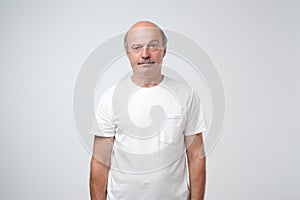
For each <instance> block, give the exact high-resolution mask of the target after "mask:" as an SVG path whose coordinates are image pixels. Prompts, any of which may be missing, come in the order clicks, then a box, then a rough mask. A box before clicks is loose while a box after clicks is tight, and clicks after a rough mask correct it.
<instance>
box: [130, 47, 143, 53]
mask: <svg viewBox="0 0 300 200" xmlns="http://www.w3.org/2000/svg"><path fill="white" fill-rule="evenodd" d="M141 49H142V46H139V45H135V46H133V47H131V50H132V51H133V52H139V51H140V50H141Z"/></svg>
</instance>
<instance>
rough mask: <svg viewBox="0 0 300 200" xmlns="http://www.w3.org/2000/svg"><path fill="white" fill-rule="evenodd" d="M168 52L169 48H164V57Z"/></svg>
mask: <svg viewBox="0 0 300 200" xmlns="http://www.w3.org/2000/svg"><path fill="white" fill-rule="evenodd" d="M166 53H167V48H165V49H164V52H163V57H165V55H166Z"/></svg>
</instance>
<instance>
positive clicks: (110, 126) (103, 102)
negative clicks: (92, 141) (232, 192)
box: [91, 97, 116, 137]
mask: <svg viewBox="0 0 300 200" xmlns="http://www.w3.org/2000/svg"><path fill="white" fill-rule="evenodd" d="M115 133H116V125H115V121H114V117H113V112H112V107H111V102H109V100H108V99H107V98H103V97H102V98H101V99H100V101H99V102H98V104H97V105H96V107H95V120H94V122H93V127H92V130H91V134H92V135H96V136H102V137H113V136H114V135H115Z"/></svg>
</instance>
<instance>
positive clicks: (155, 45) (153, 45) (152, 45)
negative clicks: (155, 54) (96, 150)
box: [148, 44, 158, 50]
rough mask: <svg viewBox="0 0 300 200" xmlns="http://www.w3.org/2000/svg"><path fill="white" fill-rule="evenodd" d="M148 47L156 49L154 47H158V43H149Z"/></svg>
mask: <svg viewBox="0 0 300 200" xmlns="http://www.w3.org/2000/svg"><path fill="white" fill-rule="evenodd" d="M148 48H149V49H152V50H156V49H158V45H157V44H149V45H148Z"/></svg>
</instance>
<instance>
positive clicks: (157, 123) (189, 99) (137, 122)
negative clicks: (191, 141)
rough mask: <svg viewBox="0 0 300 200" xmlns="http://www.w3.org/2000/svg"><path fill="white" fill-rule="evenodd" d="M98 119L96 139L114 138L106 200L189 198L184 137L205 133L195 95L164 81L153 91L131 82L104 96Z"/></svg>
mask: <svg viewBox="0 0 300 200" xmlns="http://www.w3.org/2000/svg"><path fill="white" fill-rule="evenodd" d="M95 116H96V126H95V127H94V128H93V131H92V134H93V135H97V136H102V137H113V136H114V137H115V140H114V144H113V153H112V157H111V166H110V171H109V176H108V186H107V200H137V199H138V200H144V199H145V200H152V199H153V200H158V199H167V200H168V199H170V200H176V199H178V200H184V199H188V197H189V183H188V171H187V164H186V145H185V142H184V136H189V135H194V134H197V133H200V132H203V131H205V130H207V124H206V120H205V117H204V114H203V110H202V106H201V103H200V99H199V97H198V95H197V94H196V92H195V90H193V89H191V88H190V87H189V86H188V85H187V84H183V83H180V82H178V81H176V80H174V79H171V78H169V77H166V76H164V78H163V80H162V81H161V82H160V83H159V84H158V85H156V86H153V87H150V88H144V87H139V86H137V85H135V84H134V83H133V82H132V81H131V79H130V78H127V79H125V80H123V81H121V82H120V83H118V84H116V85H114V86H112V87H110V88H109V89H108V90H106V91H105V92H104V94H103V95H102V97H101V99H100V101H99V103H98V104H97V106H96V109H95Z"/></svg>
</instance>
